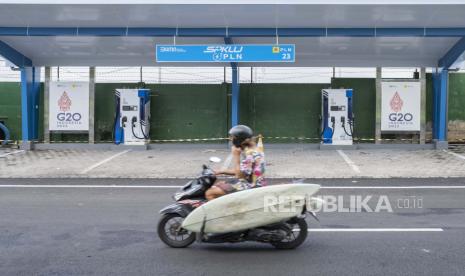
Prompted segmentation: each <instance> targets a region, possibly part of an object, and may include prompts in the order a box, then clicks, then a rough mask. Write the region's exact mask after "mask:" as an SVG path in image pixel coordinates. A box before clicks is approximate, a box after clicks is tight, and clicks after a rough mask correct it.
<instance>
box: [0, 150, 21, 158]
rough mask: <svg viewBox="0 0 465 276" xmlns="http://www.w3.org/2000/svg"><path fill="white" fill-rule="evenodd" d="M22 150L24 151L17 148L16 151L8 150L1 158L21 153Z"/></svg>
mask: <svg viewBox="0 0 465 276" xmlns="http://www.w3.org/2000/svg"><path fill="white" fill-rule="evenodd" d="M21 152H24V150H15V151H12V152H8V153H5V154H2V155H0V158H3V157H7V156H8V155H13V154H17V153H21Z"/></svg>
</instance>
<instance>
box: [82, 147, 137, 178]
mask: <svg viewBox="0 0 465 276" xmlns="http://www.w3.org/2000/svg"><path fill="white" fill-rule="evenodd" d="M130 151H131V150H125V151H122V152H118V153H117V154H115V155H112V156H110V157H108V158H106V159H104V160H102V161H100V162H97V163H95V164H94V165H92V166H90V167H88V168H86V169H85V170H83V171H82V172H81V174H86V173H88V172H90V171H91V170H93V169H95V168H97V167H98V166H101V165H103V164H105V163H107V162H108V161H111V160H112V159H115V158H116V157H118V156H120V155H123V154H125V153H128V152H130Z"/></svg>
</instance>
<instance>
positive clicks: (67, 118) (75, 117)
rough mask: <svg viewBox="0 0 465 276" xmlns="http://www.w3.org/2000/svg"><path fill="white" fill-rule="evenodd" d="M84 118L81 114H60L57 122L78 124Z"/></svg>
mask: <svg viewBox="0 0 465 276" xmlns="http://www.w3.org/2000/svg"><path fill="white" fill-rule="evenodd" d="M81 118H82V115H81V113H58V114H57V120H58V121H60V122H77V121H80V120H81Z"/></svg>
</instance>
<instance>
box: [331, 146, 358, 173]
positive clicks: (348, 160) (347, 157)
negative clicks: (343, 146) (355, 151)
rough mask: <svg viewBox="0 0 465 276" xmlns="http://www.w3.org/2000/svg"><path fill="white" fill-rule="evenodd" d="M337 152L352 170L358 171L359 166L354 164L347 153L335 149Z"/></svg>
mask: <svg viewBox="0 0 465 276" xmlns="http://www.w3.org/2000/svg"><path fill="white" fill-rule="evenodd" d="M337 153H339V155H340V156H341V157H342V159H344V161H345V162H346V163H347V165H349V166H350V167H351V168H352V170H354V172H356V173H360V169H359V167H358V166H357V165H355V163H354V162H353V161H352V160H351V159H350V158H349V156H347V154H345V153H344V152H343V151H342V150H337Z"/></svg>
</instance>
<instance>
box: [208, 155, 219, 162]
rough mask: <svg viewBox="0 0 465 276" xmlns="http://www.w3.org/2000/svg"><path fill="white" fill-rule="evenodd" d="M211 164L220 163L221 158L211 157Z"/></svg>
mask: <svg viewBox="0 0 465 276" xmlns="http://www.w3.org/2000/svg"><path fill="white" fill-rule="evenodd" d="M210 162H212V163H220V162H221V158H219V157H216V156H212V157H210Z"/></svg>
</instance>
